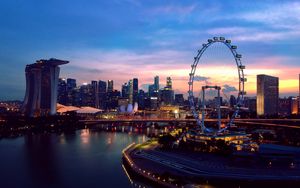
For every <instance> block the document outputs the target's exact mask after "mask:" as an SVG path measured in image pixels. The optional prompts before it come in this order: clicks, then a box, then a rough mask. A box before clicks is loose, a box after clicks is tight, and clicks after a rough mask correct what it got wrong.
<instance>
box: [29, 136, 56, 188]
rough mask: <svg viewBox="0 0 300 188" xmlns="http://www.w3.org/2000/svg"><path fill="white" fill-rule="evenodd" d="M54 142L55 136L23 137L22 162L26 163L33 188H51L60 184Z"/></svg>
mask: <svg viewBox="0 0 300 188" xmlns="http://www.w3.org/2000/svg"><path fill="white" fill-rule="evenodd" d="M55 140H56V136H55V135H52V134H43V135H27V136H25V137H24V155H25V160H24V161H25V162H27V170H28V174H29V175H30V176H31V180H32V181H31V182H32V183H33V184H34V185H33V186H40V185H47V186H49V187H51V186H56V185H58V184H60V182H61V178H60V166H59V164H58V163H57V162H58V160H59V159H58V158H57V155H56V154H57V150H56V146H55V145H56V143H55ZM35 184H37V185H35Z"/></svg>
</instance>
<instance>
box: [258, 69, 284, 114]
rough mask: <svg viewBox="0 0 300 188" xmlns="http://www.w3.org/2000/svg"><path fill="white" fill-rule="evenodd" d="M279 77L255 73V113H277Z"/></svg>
mask: <svg viewBox="0 0 300 188" xmlns="http://www.w3.org/2000/svg"><path fill="white" fill-rule="evenodd" d="M278 100H279V78H278V77H273V76H268V75H264V74H260V75H257V105H256V106H257V110H256V112H257V115H259V116H272V115H277V114H278Z"/></svg>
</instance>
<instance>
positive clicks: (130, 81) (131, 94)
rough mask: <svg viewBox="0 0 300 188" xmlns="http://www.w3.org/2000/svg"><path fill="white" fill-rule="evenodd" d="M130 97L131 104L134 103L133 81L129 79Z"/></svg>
mask: <svg viewBox="0 0 300 188" xmlns="http://www.w3.org/2000/svg"><path fill="white" fill-rule="evenodd" d="M128 99H129V104H132V103H133V81H132V80H129V81H128Z"/></svg>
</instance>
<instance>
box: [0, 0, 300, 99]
mask: <svg viewBox="0 0 300 188" xmlns="http://www.w3.org/2000/svg"><path fill="white" fill-rule="evenodd" d="M70 4H72V6H69V5H70ZM0 5H1V6H0V7H1V8H0V10H1V11H0V12H1V13H0V15H1V18H0V22H1V28H2V29H1V30H0V34H1V35H0V39H1V41H3V43H2V44H1V45H0V50H1V54H0V62H1V63H0V68H1V74H2V78H5V79H1V80H0V87H1V89H2V90H3V91H6V92H1V94H0V99H1V100H12V99H19V100H23V98H24V93H25V76H24V74H23V71H24V67H25V65H26V64H31V63H33V62H34V61H35V60H36V59H40V58H46V59H49V58H51V57H54V58H59V59H66V60H68V61H70V64H68V65H66V66H64V68H63V69H62V70H61V77H66V78H67V77H68V78H75V79H77V80H78V83H84V82H89V81H90V80H106V81H107V80H114V82H115V87H116V88H121V85H122V84H123V82H124V81H127V80H129V79H131V78H135V77H136V78H139V83H140V85H139V86H140V87H143V84H151V83H152V80H153V77H154V76H155V75H158V76H160V77H161V78H162V79H164V78H166V77H168V76H170V77H172V79H173V87H174V90H175V93H183V94H186V92H187V80H188V73H189V71H190V64H191V63H192V61H193V57H194V55H195V53H196V52H197V49H199V48H201V45H202V43H203V41H205V40H207V38H212V37H214V36H224V37H226V38H228V39H231V40H232V41H233V43H234V44H235V45H237V46H238V51H239V53H241V54H242V55H243V58H242V62H243V64H245V65H246V71H245V73H246V77H247V78H248V82H247V84H246V91H247V94H249V96H251V95H255V93H256V87H255V86H256V75H258V74H267V75H272V76H276V77H279V93H280V94H281V96H283V95H284V96H290V95H293V96H297V95H298V87H299V86H298V84H299V83H298V82H299V81H298V75H299V72H300V67H299V62H300V57H299V53H298V52H299V45H298V44H297V41H298V39H299V38H300V33H299V28H300V20H299V17H300V15H299V12H300V11H299V10H300V3H299V2H297V1H284V2H282V1H264V2H261V1H256V2H255V3H253V2H252V3H249V2H238V1H230V2H226V3H225V2H222V1H213V2H197V1H185V2H179V1H178V2H175V1H172V2H168V3H161V2H145V3H140V2H138V1H112V2H97V1H91V2H90V4H86V3H83V2H80V1H72V2H70V1H69V2H61V1H51V2H33V1H27V2H26V3H23V2H14V1H1V3H0ZM58 5H59V6H58ZM124 5H126V6H124ZM82 7H84V8H83V9H82ZM100 7H101V10H102V11H98V8H99V9H100ZM103 7H105V8H103ZM36 9H43V10H44V12H39V13H37V12H36V11H35V10H36ZM227 10H230V11H227ZM37 14H39V15H38V16H37ZM208 18H209V19H208ZM211 68H213V67H211ZM8 80H10V81H9V82H8Z"/></svg>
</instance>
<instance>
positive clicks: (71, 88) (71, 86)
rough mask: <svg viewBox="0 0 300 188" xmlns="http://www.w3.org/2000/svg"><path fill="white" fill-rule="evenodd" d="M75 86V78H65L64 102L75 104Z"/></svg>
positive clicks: (69, 104) (70, 104)
mask: <svg viewBox="0 0 300 188" xmlns="http://www.w3.org/2000/svg"><path fill="white" fill-rule="evenodd" d="M75 88H76V80H75V79H72V78H68V79H67V104H66V105H68V106H72V105H76V104H75V92H76V91H75Z"/></svg>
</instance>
